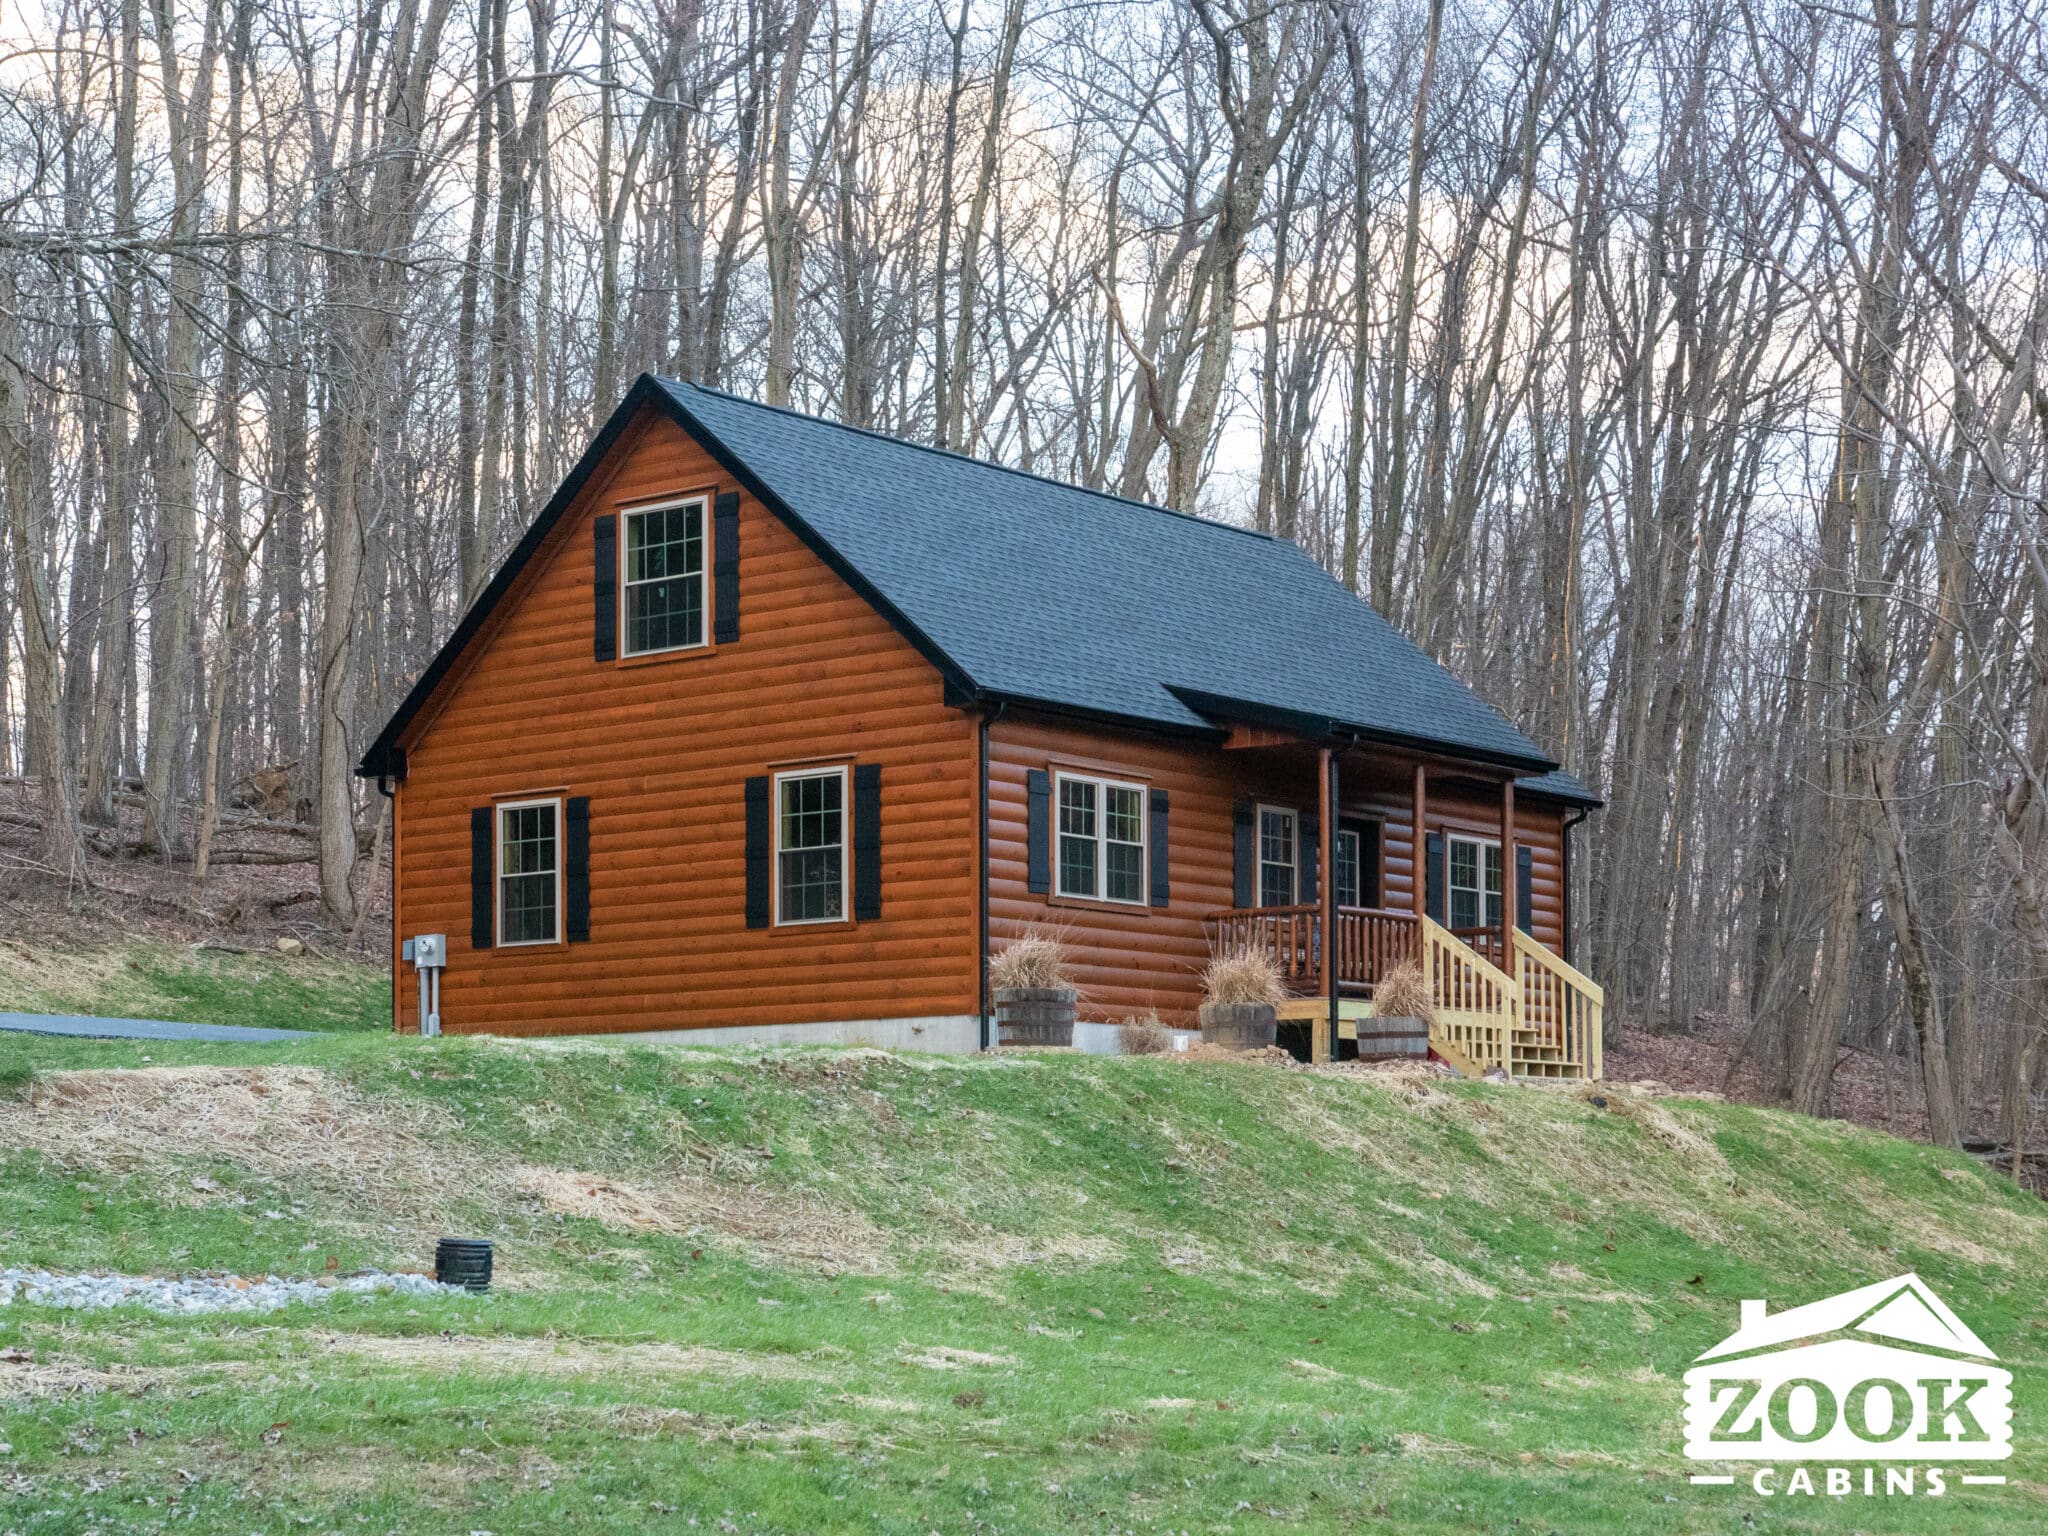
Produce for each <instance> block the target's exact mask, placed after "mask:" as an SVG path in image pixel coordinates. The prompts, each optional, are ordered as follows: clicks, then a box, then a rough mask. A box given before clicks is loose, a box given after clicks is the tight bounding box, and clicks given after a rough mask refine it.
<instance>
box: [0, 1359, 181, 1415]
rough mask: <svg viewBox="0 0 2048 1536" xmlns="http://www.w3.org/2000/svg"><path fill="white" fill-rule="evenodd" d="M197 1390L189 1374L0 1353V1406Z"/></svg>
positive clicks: (178, 1371)
mask: <svg viewBox="0 0 2048 1536" xmlns="http://www.w3.org/2000/svg"><path fill="white" fill-rule="evenodd" d="M171 1385H175V1386H177V1387H178V1388H179V1389H180V1390H181V1391H193V1390H197V1387H196V1386H195V1384H194V1382H193V1379H192V1373H191V1372H190V1371H189V1370H174V1369H170V1368H168V1367H157V1366H140V1365H111V1366H97V1365H85V1364H82V1363H81V1362H79V1361H76V1360H69V1359H66V1358H65V1357H64V1356H62V1355H57V1356H54V1357H52V1358H50V1359H47V1360H38V1359H36V1358H34V1357H33V1356H30V1355H28V1354H27V1353H26V1352H25V1351H22V1350H17V1349H7V1350H0V1402H24V1401H34V1400H36V1399H38V1398H45V1397H71V1396H74V1395H77V1394H81V1393H99V1392H118V1393H121V1394H123V1395H125V1396H129V1397H139V1396H141V1395H142V1394H143V1393H145V1392H149V1391H152V1390H154V1389H155V1388H157V1387H162V1386H171Z"/></svg>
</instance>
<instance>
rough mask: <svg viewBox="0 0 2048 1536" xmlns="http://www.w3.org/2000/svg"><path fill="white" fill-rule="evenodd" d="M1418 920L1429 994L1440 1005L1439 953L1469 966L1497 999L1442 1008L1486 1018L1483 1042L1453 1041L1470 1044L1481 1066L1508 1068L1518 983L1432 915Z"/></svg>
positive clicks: (1518, 1006)
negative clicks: (1484, 1005) (1492, 1005)
mask: <svg viewBox="0 0 2048 1536" xmlns="http://www.w3.org/2000/svg"><path fill="white" fill-rule="evenodd" d="M1421 923H1422V944H1421V948H1422V964H1423V975H1424V977H1425V978H1426V979H1427V980H1428V983H1429V993H1430V996H1431V997H1432V998H1435V999H1438V1000H1439V1006H1440V1007H1442V1006H1443V1005H1442V1003H1441V997H1442V993H1441V992H1440V990H1439V986H1438V983H1439V981H1440V979H1441V978H1440V974H1439V972H1438V970H1437V963H1438V957H1439V956H1440V955H1448V956H1450V957H1452V958H1453V959H1455V960H1456V961H1457V962H1458V963H1459V964H1460V965H1463V966H1466V967H1467V968H1469V969H1470V970H1471V972H1472V974H1473V976H1474V977H1476V978H1477V979H1478V980H1479V981H1480V982H1481V983H1484V984H1485V985H1487V986H1489V987H1491V988H1492V989H1493V991H1494V992H1495V994H1496V995H1497V996H1498V997H1499V999H1500V1004H1499V1006H1498V1007H1497V1008H1483V1009H1482V1008H1444V1010H1443V1011H1446V1012H1452V1013H1462V1014H1467V1015H1473V1014H1476V1015H1479V1016H1481V1017H1484V1018H1485V1019H1486V1020H1487V1024H1486V1030H1485V1033H1486V1041H1485V1044H1484V1045H1481V1044H1480V1042H1479V1041H1478V1040H1477V1039H1476V1038H1475V1039H1473V1040H1471V1041H1469V1042H1466V1041H1459V1042H1457V1043H1459V1044H1460V1045H1461V1046H1464V1045H1468V1044H1469V1046H1470V1047H1472V1048H1471V1049H1468V1050H1467V1052H1466V1054H1468V1055H1470V1056H1472V1057H1473V1058H1474V1059H1475V1060H1476V1061H1478V1063H1479V1065H1480V1067H1481V1069H1482V1070H1484V1069H1485V1068H1487V1067H1499V1068H1500V1069H1501V1071H1503V1072H1506V1071H1508V1070H1509V1055H1510V1050H1511V1045H1510V1042H1512V1041H1513V1039H1514V1033H1515V1020H1516V1019H1517V1018H1518V1017H1519V1016H1520V1013H1521V1001H1522V985H1521V983H1520V982H1519V981H1517V980H1516V979H1515V978H1514V977H1513V976H1510V975H1509V974H1508V973H1507V972H1506V971H1504V970H1502V969H1501V968H1500V967H1499V966H1497V965H1495V964H1494V963H1493V962H1492V961H1491V960H1489V959H1487V958H1486V956H1484V955H1482V954H1480V953H1479V951H1478V950H1476V949H1474V948H1473V947H1472V946H1471V945H1470V944H1467V943H1466V942H1465V941H1464V940H1463V939H1461V938H1459V937H1458V936H1457V935H1456V934H1455V933H1453V932H1451V930H1450V929H1448V928H1446V927H1445V926H1444V925H1443V924H1442V923H1439V922H1438V921H1437V920H1436V919H1435V918H1433V917H1429V916H1426V915H1425V916H1424V917H1423V918H1422V919H1421Z"/></svg>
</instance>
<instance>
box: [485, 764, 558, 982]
mask: <svg viewBox="0 0 2048 1536" xmlns="http://www.w3.org/2000/svg"><path fill="white" fill-rule="evenodd" d="M537 805H545V806H548V807H550V808H551V809H552V810H553V811H554V813H555V935H554V937H553V938H551V939H508V938H506V937H505V879H506V875H505V813H506V812H507V811H523V810H530V809H531V808H533V807H534V806H537ZM562 811H563V806H562V798H561V796H559V795H541V796H538V797H537V798H535V799H532V800H500V801H498V802H497V803H496V804H495V805H493V806H492V807H491V815H492V817H493V818H494V820H495V822H496V825H495V828H494V830H493V835H492V838H491V922H492V924H493V929H494V934H493V936H494V937H495V938H496V939H497V943H498V948H500V949H542V948H546V947H548V946H550V945H555V944H560V943H561V942H562V931H563V927H564V924H563V918H564V916H565V914H564V913H563V910H562V902H563V900H564V898H565V895H566V890H565V882H564V880H563V866H564V865H565V864H566V863H567V860H566V859H565V858H564V857H563V854H564V853H565V852H566V851H567V849H566V847H565V845H564V839H565V838H566V836H567V833H568V823H567V822H566V820H565V819H564V817H563V814H562Z"/></svg>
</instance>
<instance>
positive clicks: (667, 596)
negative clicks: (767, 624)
mask: <svg viewBox="0 0 2048 1536" xmlns="http://www.w3.org/2000/svg"><path fill="white" fill-rule="evenodd" d="M623 517H624V521H625V525H626V526H625V528H624V530H623V536H622V537H621V538H620V540H619V603H620V608H621V611H622V613H623V616H624V618H625V631H626V634H625V654H626V655H628V656H651V655H656V654H658V653H660V652H662V651H684V650H694V649H696V648H698V647H701V646H703V645H705V644H706V643H707V638H706V631H705V617H706V615H705V609H706V607H707V602H708V594H707V592H706V590H705V589H706V583H707V581H708V574H707V570H708V568H707V564H706V558H705V557H706V550H705V503H704V502H703V501H702V500H701V499H693V500H690V501H682V502H676V503H674V504H672V505H668V506H661V507H640V508H629V509H627V510H626V511H625V512H624V514H623ZM656 532H658V533H659V535H660V536H659V538H656V537H654V533H656ZM643 604H644V606H643ZM678 636H680V638H678Z"/></svg>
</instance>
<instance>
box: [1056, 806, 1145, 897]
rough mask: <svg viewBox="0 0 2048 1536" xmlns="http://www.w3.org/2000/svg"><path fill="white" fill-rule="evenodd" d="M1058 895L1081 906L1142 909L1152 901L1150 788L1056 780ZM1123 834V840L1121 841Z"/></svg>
mask: <svg viewBox="0 0 2048 1536" xmlns="http://www.w3.org/2000/svg"><path fill="white" fill-rule="evenodd" d="M1054 802H1055V805H1056V807H1057V813H1058V814H1057V821H1056V823H1055V825H1056V833H1055V842H1056V846H1055V848H1054V854H1055V862H1056V863H1057V864H1058V866H1059V872H1058V882H1057V886H1056V889H1057V890H1058V892H1059V894H1060V895H1061V896H1064V897H1068V898H1071V899H1073V900H1076V901H1106V902H1114V903H1115V904H1116V905H1117V906H1120V907H1142V906H1144V905H1145V904H1146V901H1147V899H1148V895H1147V892H1146V889H1145V871H1146V869H1147V867H1148V864H1149V861H1150V853H1151V849H1150V847H1149V845H1148V842H1147V828H1146V824H1145V823H1146V818H1145V787H1144V786H1143V785H1142V784H1133V783H1129V782H1127V781H1125V780H1121V779H1110V778H1100V777H1095V776H1091V775H1087V774H1074V773H1060V774H1058V775H1056V785H1055V790H1054ZM1119 834H1120V835H1119Z"/></svg>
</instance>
